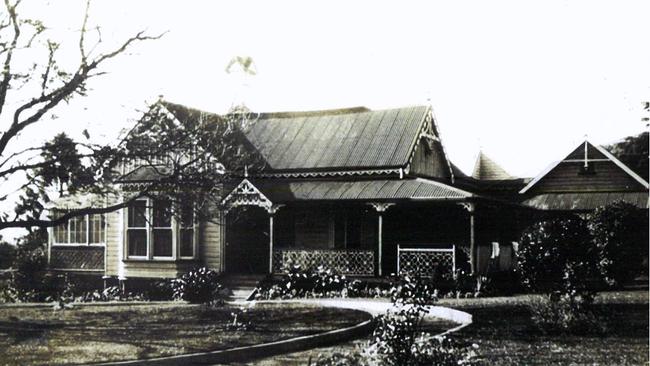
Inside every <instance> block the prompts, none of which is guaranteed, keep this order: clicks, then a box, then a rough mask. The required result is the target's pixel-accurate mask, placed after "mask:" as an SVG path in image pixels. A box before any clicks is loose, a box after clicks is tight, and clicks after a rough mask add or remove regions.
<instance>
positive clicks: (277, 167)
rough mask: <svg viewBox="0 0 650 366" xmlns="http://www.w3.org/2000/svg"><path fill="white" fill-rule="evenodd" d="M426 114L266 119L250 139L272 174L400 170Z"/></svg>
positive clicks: (405, 111) (415, 110)
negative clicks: (379, 169) (273, 172)
mask: <svg viewBox="0 0 650 366" xmlns="http://www.w3.org/2000/svg"><path fill="white" fill-rule="evenodd" d="M428 110H429V108H428V107H426V106H416V107H406V108H397V109H387V110H377V111H369V110H360V109H355V110H350V111H349V112H341V111H337V113H332V114H330V113H327V111H324V112H323V113H318V114H295V115H291V114H289V115H288V116H284V115H281V116H280V117H278V116H277V115H275V114H269V115H262V117H261V118H260V119H259V120H257V121H256V122H255V123H254V124H253V126H252V127H251V128H250V130H249V131H247V132H246V137H247V138H248V139H249V140H250V142H251V144H252V145H253V146H255V147H256V148H257V150H258V151H259V152H260V153H261V154H262V156H263V157H264V159H265V160H266V163H267V164H268V167H269V169H271V170H273V171H298V170H345V169H355V168H388V167H402V166H405V165H406V164H407V162H408V158H409V156H410V152H411V149H412V147H413V143H414V142H415V141H416V138H417V136H418V133H419V131H420V128H421V126H422V123H423V121H424V118H425V116H426V114H427V113H428Z"/></svg>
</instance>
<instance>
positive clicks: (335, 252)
mask: <svg viewBox="0 0 650 366" xmlns="http://www.w3.org/2000/svg"><path fill="white" fill-rule="evenodd" d="M287 264H292V265H300V267H302V268H312V269H313V268H316V267H318V266H323V267H325V268H329V269H332V270H334V271H336V272H338V273H340V274H344V275H353V276H373V275H374V274H375V252H374V251H373V250H363V249H276V250H274V251H273V272H274V273H282V270H283V267H284V266H285V265H287Z"/></svg>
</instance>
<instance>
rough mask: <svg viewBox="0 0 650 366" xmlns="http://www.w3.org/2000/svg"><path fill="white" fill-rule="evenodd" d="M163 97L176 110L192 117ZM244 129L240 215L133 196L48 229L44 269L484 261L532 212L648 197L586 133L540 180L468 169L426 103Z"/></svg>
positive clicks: (500, 252)
mask: <svg viewBox="0 0 650 366" xmlns="http://www.w3.org/2000/svg"><path fill="white" fill-rule="evenodd" d="M164 106H165V108H167V109H168V110H169V112H170V113H171V114H172V115H174V116H176V117H177V118H178V119H179V120H180V119H182V118H184V117H183V116H188V115H189V114H188V113H183V110H185V111H187V108H186V107H183V106H180V105H177V104H172V103H166V102H164ZM179 122H181V123H182V122H183V121H182V120H180V121H179ZM245 137H246V139H247V140H248V142H249V143H250V145H251V146H253V147H254V148H255V149H256V150H257V152H258V153H259V154H260V155H261V156H262V157H263V159H264V160H265V168H264V170H263V171H262V173H260V174H256V175H255V176H252V175H251V176H247V177H242V178H241V179H240V180H239V181H237V182H232V187H233V188H232V189H228V191H225V192H222V197H223V204H224V206H225V207H240V206H248V207H250V208H251V209H249V210H245V211H246V214H245V215H243V216H238V217H237V218H236V219H234V218H231V213H230V212H231V211H230V210H224V212H222V214H221V215H220V216H219V220H218V222H215V221H214V220H211V221H209V222H199V223H195V224H191V225H183V224H182V223H179V222H178V221H181V220H170V221H169V222H164V223H159V224H157V225H156V226H155V227H154V226H153V221H151V220H147V219H146V218H145V217H144V215H155V212H153V211H155V210H156V207H157V206H156V203H155V202H148V201H147V200H148V199H141V200H137V201H135V202H134V203H132V204H131V206H129V207H126V208H123V209H120V210H118V211H115V212H111V213H109V214H106V215H89V216H84V217H79V218H75V219H72V220H70V221H69V222H68V223H67V224H64V225H61V226H59V227H55V228H53V229H51V231H50V235H49V237H50V239H49V246H48V255H49V263H50V267H51V268H52V269H53V270H56V271H67V272H74V273H78V274H89V275H97V276H103V277H104V278H106V279H108V278H114V279H120V280H128V279H142V278H171V277H176V276H178V275H180V274H182V273H184V272H186V271H187V270H189V269H191V268H193V267H196V266H206V267H209V268H212V269H215V270H217V271H220V272H224V273H231V274H260V275H261V274H268V273H279V272H281V271H282V268H283V266H284V265H286V264H288V263H291V264H299V265H301V266H303V267H315V266H319V265H322V266H324V267H328V268H331V269H334V270H336V271H338V272H340V273H343V274H346V275H349V276H368V277H370V276H385V275H388V274H390V273H396V272H398V271H417V272H419V273H421V274H423V275H433V273H434V272H435V271H438V272H440V271H441V269H443V270H442V272H443V276H451V275H453V273H454V269H456V268H467V269H468V270H469V271H472V272H475V273H486V272H488V271H500V270H509V269H511V268H512V265H513V262H512V258H513V253H514V251H515V250H516V241H517V240H518V237H519V234H520V231H521V229H522V228H523V227H525V226H526V225H528V224H529V223H530V220H531V218H535V217H539V216H543V215H548V214H552V213H562V212H588V211H590V210H593V209H595V208H596V207H599V206H602V205H604V204H607V203H610V202H614V201H616V200H625V201H627V202H630V203H632V204H634V205H636V206H638V207H641V208H648V182H646V181H644V180H643V179H642V178H640V177H639V176H638V175H637V174H635V173H634V172H633V171H632V170H630V169H629V168H628V167H626V166H625V165H624V164H623V163H621V162H620V161H619V160H618V159H616V158H615V157H614V156H613V155H612V154H610V153H609V152H608V151H606V150H605V149H603V148H602V147H600V146H596V145H593V144H591V143H590V142H588V141H585V142H584V143H581V144H580V145H579V146H577V147H576V148H575V149H574V150H573V151H570V152H568V154H567V156H566V157H565V158H564V159H563V160H561V161H559V162H557V163H554V164H552V165H551V166H550V167H549V168H548V169H546V170H545V171H543V172H542V173H540V174H539V175H538V176H537V177H535V178H534V179H525V178H516V177H512V176H510V175H509V174H508V173H507V172H506V171H504V170H503V169H502V168H501V167H499V166H498V165H497V164H496V163H495V162H494V161H492V160H491V159H489V158H488V157H487V156H485V155H484V154H479V157H478V158H477V160H476V164H475V168H474V171H473V173H472V175H471V176H468V175H465V174H463V172H461V171H460V170H459V169H458V168H456V166H454V164H453V163H452V162H451V161H450V160H449V158H448V156H447V154H446V152H445V147H444V144H443V140H442V139H441V136H440V133H439V129H438V126H437V121H436V120H435V119H434V116H433V114H432V110H431V108H430V107H428V106H415V107H405V108H397V109H388V110H369V109H367V108H351V109H339V110H323V111H312V112H289V113H269V114H263V115H261V117H260V119H259V120H257V121H256V122H255V123H254V124H253V125H252V126H251V128H250V129H249V130H248V131H246V132H245ZM136 183H141V180H140V182H129V181H125V182H122V183H120V184H122V185H123V186H125V187H126V186H128V185H129V184H136Z"/></svg>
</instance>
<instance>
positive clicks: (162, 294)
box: [145, 279, 174, 301]
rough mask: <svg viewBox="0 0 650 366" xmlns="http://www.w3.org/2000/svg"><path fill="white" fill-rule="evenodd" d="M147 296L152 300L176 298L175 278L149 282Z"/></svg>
mask: <svg viewBox="0 0 650 366" xmlns="http://www.w3.org/2000/svg"><path fill="white" fill-rule="evenodd" d="M145 296H146V298H147V299H148V300H151V301H170V300H173V299H174V287H173V280H168V279H163V280H157V281H152V282H150V283H149V288H148V289H147V291H146V293H145Z"/></svg>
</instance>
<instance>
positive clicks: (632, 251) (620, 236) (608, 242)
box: [589, 201, 649, 285]
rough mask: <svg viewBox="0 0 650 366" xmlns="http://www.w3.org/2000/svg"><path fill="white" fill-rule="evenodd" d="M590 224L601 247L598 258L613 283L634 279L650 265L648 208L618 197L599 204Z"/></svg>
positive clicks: (607, 278)
mask: <svg viewBox="0 0 650 366" xmlns="http://www.w3.org/2000/svg"><path fill="white" fill-rule="evenodd" d="M589 226H590V229H591V231H592V233H593V237H594V242H595V244H596V246H597V248H598V250H599V255H600V261H599V262H598V265H599V268H600V270H601V272H602V273H603V274H604V276H605V280H606V281H607V283H609V284H610V285H621V284H624V283H626V282H628V281H630V280H632V279H633V278H634V277H635V276H636V275H639V274H640V273H642V271H643V270H644V269H646V267H647V265H648V264H647V260H648V240H649V238H648V210H644V209H639V208H637V207H636V206H634V205H632V204H630V203H627V202H624V201H618V202H614V203H612V204H609V205H607V206H603V207H599V208H598V209H596V211H594V213H593V214H592V215H591V216H590V219H589Z"/></svg>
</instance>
